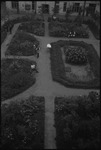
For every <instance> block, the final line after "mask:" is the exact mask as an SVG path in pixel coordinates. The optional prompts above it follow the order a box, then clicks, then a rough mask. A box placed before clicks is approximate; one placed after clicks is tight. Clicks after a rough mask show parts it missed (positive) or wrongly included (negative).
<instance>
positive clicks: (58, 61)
mask: <svg viewBox="0 0 101 150" xmlns="http://www.w3.org/2000/svg"><path fill="white" fill-rule="evenodd" d="M57 44H58V45H57ZM65 44H66V45H68V44H74V45H77V44H79V46H80V45H81V46H83V47H86V48H88V49H89V50H88V52H89V54H88V55H90V57H89V63H90V65H91V68H92V70H93V72H94V74H95V76H96V78H95V79H94V80H92V81H89V82H87V83H86V82H71V81H69V80H68V79H67V77H66V73H65V66H64V63H63V60H62V52H61V49H60V47H63V46H64V45H65ZM51 45H52V48H51V49H50V59H51V72H52V78H53V80H54V81H57V82H59V83H61V84H63V85H64V86H66V87H70V88H80V89H81V88H82V89H99V88H100V81H99V79H100V72H99V69H98V68H99V67H100V61H99V57H98V55H97V52H96V50H95V49H94V47H93V45H92V44H87V43H85V42H83V41H81V42H78V41H72V40H69V41H64V40H59V41H57V42H54V43H51Z"/></svg>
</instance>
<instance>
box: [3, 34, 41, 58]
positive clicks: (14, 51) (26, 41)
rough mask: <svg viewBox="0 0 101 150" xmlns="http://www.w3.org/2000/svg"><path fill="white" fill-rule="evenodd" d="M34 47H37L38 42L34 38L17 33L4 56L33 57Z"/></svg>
mask: <svg viewBox="0 0 101 150" xmlns="http://www.w3.org/2000/svg"><path fill="white" fill-rule="evenodd" d="M34 45H35V46H36V47H38V46H39V41H38V40H37V39H36V38H35V37H33V36H31V35H29V34H28V33H26V32H23V31H18V32H17V33H16V34H15V36H14V38H13V39H12V41H11V43H10V44H9V46H8V49H7V51H6V53H5V55H18V56H31V55H35V51H36V47H34Z"/></svg>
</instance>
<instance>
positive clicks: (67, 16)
mask: <svg viewBox="0 0 101 150" xmlns="http://www.w3.org/2000/svg"><path fill="white" fill-rule="evenodd" d="M70 13H71V11H70V8H68V9H67V10H66V14H65V17H66V20H68V18H69V16H70Z"/></svg>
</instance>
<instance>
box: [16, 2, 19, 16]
mask: <svg viewBox="0 0 101 150" xmlns="http://www.w3.org/2000/svg"><path fill="white" fill-rule="evenodd" d="M16 2H17V3H16V4H17V14H19V1H16Z"/></svg>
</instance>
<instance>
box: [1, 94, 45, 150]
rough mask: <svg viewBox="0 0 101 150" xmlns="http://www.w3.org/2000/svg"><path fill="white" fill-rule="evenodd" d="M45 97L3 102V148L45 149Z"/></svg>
mask: <svg viewBox="0 0 101 150" xmlns="http://www.w3.org/2000/svg"><path fill="white" fill-rule="evenodd" d="M44 101H45V100H44V97H35V96H30V97H29V98H28V99H25V100H20V101H14V102H10V103H9V104H3V105H2V107H1V116H2V121H1V129H2V132H1V137H2V139H1V148H2V149H44V116H45V110H44V109H45V108H44V103H45V102H44Z"/></svg>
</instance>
